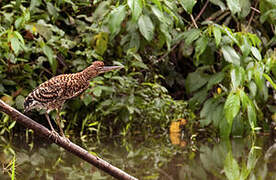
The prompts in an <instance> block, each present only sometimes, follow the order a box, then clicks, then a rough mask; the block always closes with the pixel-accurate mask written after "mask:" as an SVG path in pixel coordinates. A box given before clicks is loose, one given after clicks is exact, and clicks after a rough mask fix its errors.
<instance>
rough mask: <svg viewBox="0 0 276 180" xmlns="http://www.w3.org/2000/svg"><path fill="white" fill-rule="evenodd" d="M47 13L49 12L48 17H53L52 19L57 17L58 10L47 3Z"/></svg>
mask: <svg viewBox="0 0 276 180" xmlns="http://www.w3.org/2000/svg"><path fill="white" fill-rule="evenodd" d="M46 4H47V11H48V12H49V14H50V15H52V16H53V18H54V19H56V18H57V17H58V9H57V8H56V7H55V6H54V5H53V4H52V3H51V2H47V3H46Z"/></svg>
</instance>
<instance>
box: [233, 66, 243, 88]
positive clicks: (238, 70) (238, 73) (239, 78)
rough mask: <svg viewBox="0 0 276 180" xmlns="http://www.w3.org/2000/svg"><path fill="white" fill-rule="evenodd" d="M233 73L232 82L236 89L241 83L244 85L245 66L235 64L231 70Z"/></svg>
mask: <svg viewBox="0 0 276 180" xmlns="http://www.w3.org/2000/svg"><path fill="white" fill-rule="evenodd" d="M230 74H231V82H232V85H233V88H234V89H237V88H238V87H239V86H240V85H243V82H244V80H245V70H244V69H243V67H240V66H234V67H233V69H232V70H231V72H230Z"/></svg>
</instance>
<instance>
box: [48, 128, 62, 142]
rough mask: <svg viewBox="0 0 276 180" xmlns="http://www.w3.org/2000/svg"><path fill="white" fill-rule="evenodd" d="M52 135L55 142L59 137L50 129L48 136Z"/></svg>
mask: <svg viewBox="0 0 276 180" xmlns="http://www.w3.org/2000/svg"><path fill="white" fill-rule="evenodd" d="M52 136H53V139H54V141H55V142H57V139H58V138H59V137H60V136H59V134H58V133H57V132H56V131H51V134H50V136H49V138H51V137H52Z"/></svg>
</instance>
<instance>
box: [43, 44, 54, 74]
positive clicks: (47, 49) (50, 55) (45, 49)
mask: <svg viewBox="0 0 276 180" xmlns="http://www.w3.org/2000/svg"><path fill="white" fill-rule="evenodd" d="M42 50H43V53H44V54H45V55H46V56H47V58H48V60H49V63H50V65H51V68H52V71H53V73H56V70H57V62H56V60H55V59H54V52H53V50H52V49H51V48H50V47H49V46H47V45H46V44H44V43H43V44H42Z"/></svg>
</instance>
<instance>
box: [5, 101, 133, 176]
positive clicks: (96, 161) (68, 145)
mask: <svg viewBox="0 0 276 180" xmlns="http://www.w3.org/2000/svg"><path fill="white" fill-rule="evenodd" d="M0 111H2V112H4V113H6V114H8V115H9V116H10V117H12V118H13V119H14V120H16V121H17V122H18V123H20V124H22V125H24V126H25V127H27V128H30V129H33V130H34V131H35V132H36V133H37V134H38V135H40V136H44V137H46V138H49V139H50V140H51V141H52V142H53V143H56V144H57V145H59V146H61V147H63V148H64V149H66V150H67V151H69V152H71V153H73V154H75V155H76V156H78V157H80V158H81V159H83V160H85V161H87V162H88V163H90V164H92V165H94V166H96V167H97V168H99V169H101V170H103V171H105V172H106V173H108V174H110V175H111V176H113V177H115V178H118V179H124V180H137V178H135V177H133V176H130V175H129V174H127V173H126V172H124V171H122V170H120V169H119V168H117V167H115V166H112V165H111V164H109V163H108V162H106V161H104V160H103V159H100V158H99V157H96V156H93V155H92V154H90V153H89V152H88V151H86V150H84V149H83V148H81V147H80V146H78V145H76V144H74V143H72V142H68V141H67V140H66V139H65V138H60V137H58V138H56V137H55V136H52V135H51V131H50V130H49V129H47V128H45V127H44V126H42V125H41V124H39V123H37V122H35V121H33V120H32V119H30V118H29V117H27V116H25V115H24V114H22V113H20V112H19V111H17V110H16V109H14V108H13V107H11V106H9V105H7V104H6V103H4V102H3V101H2V100H0Z"/></svg>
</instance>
